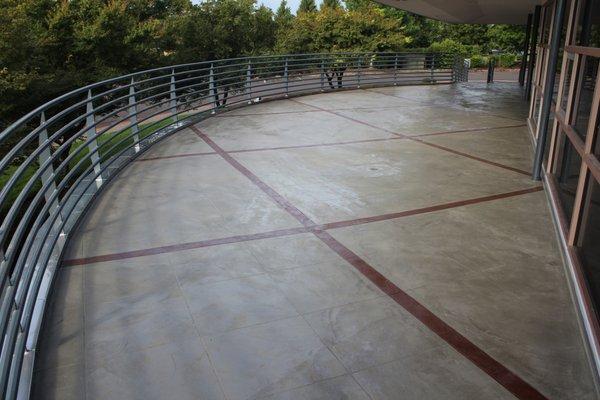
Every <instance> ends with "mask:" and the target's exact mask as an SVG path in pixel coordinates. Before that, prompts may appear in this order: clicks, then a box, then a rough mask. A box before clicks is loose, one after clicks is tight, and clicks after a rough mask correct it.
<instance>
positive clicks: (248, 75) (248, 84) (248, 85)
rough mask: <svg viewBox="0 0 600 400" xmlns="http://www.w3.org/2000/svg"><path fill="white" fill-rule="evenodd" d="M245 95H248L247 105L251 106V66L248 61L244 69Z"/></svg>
mask: <svg viewBox="0 0 600 400" xmlns="http://www.w3.org/2000/svg"><path fill="white" fill-rule="evenodd" d="M246 93H247V94H248V104H252V64H251V63H250V61H248V68H247V69H246Z"/></svg>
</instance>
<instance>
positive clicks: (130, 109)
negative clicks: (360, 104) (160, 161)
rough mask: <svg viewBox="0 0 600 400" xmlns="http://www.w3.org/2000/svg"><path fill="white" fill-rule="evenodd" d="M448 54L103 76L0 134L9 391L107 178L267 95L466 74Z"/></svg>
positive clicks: (2, 318) (339, 57)
mask: <svg viewBox="0 0 600 400" xmlns="http://www.w3.org/2000/svg"><path fill="white" fill-rule="evenodd" d="M465 71H466V67H465V64H464V60H463V59H462V58H459V57H455V56H453V55H450V54H431V53H429V54H426V53H361V54H350V53H337V54H303V55H276V56H265V57H251V58H237V59H228V60H217V61H208V62H200V63H193V64H185V65H177V66H172V67H164V68H157V69H153V70H149V71H143V72H138V73H134V74H130V75H126V76H122V77H118V78H113V79H109V80H106V81H103V82H99V83H95V84H92V85H89V86H86V87H84V88H81V89H78V90H75V91H72V92H70V93H67V94H65V95H63V96H61V97H58V98H57V99H55V100H52V101H50V102H48V103H46V104H44V105H42V106H40V107H39V108H37V109H36V110H34V111H32V112H31V113H29V114H27V115H26V116H24V117H23V118H21V119H20V120H18V121H17V122H15V123H14V124H13V125H11V126H10V127H8V128H7V129H6V130H5V131H3V132H2V133H1V134H0V146H3V147H2V149H3V150H4V152H5V155H4V156H3V158H2V159H1V160H0V178H1V179H2V180H1V181H0V184H1V185H2V188H1V190H0V204H1V209H0V218H1V221H2V222H1V225H0V262H1V263H0V340H1V347H0V348H1V353H0V393H2V395H3V396H2V398H4V399H14V398H16V397H17V395H18V397H19V398H28V396H29V388H30V383H31V376H32V371H33V362H34V356H35V349H36V344H37V339H38V333H39V329H40V325H41V322H42V317H43V311H44V308H45V305H46V300H47V296H48V294H49V292H50V288H51V285H52V282H53V277H54V275H55V271H56V268H57V266H58V262H59V260H60V257H61V254H62V251H63V249H64V246H65V243H66V240H67V239H68V238H69V237H70V234H71V232H72V231H73V229H74V227H75V225H76V223H77V222H78V220H79V218H80V217H81V215H82V214H83V212H84V211H85V209H86V207H87V206H88V205H89V204H90V202H91V200H92V199H93V198H94V197H95V196H96V194H97V193H98V192H99V189H101V188H102V187H103V186H104V185H105V184H106V182H107V180H108V179H110V178H111V177H113V176H114V175H115V173H116V172H118V171H119V170H120V169H121V168H122V167H124V166H125V165H126V164H127V163H128V162H129V161H131V160H132V159H133V158H134V157H136V156H138V155H139V154H140V153H141V152H142V151H144V150H145V149H147V148H148V147H149V146H150V145H151V144H152V143H154V142H156V141H157V140H160V139H161V138H163V137H164V136H166V135H167V134H169V133H172V132H174V131H176V130H178V129H180V128H182V127H184V126H186V125H187V124H189V123H192V122H196V121H198V120H200V119H202V118H205V117H208V116H210V115H212V114H215V113H218V112H222V111H225V110H227V109H231V108H235V107H237V106H242V105H246V104H252V103H255V102H259V101H264V100H266V99H274V98H285V97H288V96H294V95H299V94H306V93H315V92H321V91H331V90H340V89H352V88H360V87H363V86H379V85H407V84H432V83H450V82H459V81H464V80H466V72H465Z"/></svg>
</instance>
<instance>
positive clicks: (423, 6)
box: [375, 0, 543, 24]
mask: <svg viewBox="0 0 600 400" xmlns="http://www.w3.org/2000/svg"><path fill="white" fill-rule="evenodd" d="M375 1H377V2H379V3H382V4H386V5H388V6H392V7H395V8H399V9H401V10H406V11H410V12H412V13H415V14H419V15H423V16H425V17H429V18H434V19H438V20H441V21H446V22H452V23H470V24H525V22H526V21H527V14H529V13H532V12H533V8H534V7H535V6H536V5H538V4H542V3H543V1H540V0H375Z"/></svg>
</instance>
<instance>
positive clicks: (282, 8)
mask: <svg viewBox="0 0 600 400" xmlns="http://www.w3.org/2000/svg"><path fill="white" fill-rule="evenodd" d="M274 20H275V24H276V25H277V28H278V29H282V28H286V27H288V26H289V25H290V24H291V23H292V21H293V20H294V15H293V14H292V10H291V9H290V7H288V4H287V1H286V0H281V3H280V4H279V7H278V8H277V11H276V12H275V17H274Z"/></svg>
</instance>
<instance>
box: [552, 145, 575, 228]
mask: <svg viewBox="0 0 600 400" xmlns="http://www.w3.org/2000/svg"><path fill="white" fill-rule="evenodd" d="M562 136H563V137H564V134H562ZM560 157H561V159H560V163H559V164H558V166H557V168H558V170H557V171H556V179H557V181H558V182H557V183H558V188H559V195H560V199H561V202H562V206H563V210H564V211H565V216H566V218H567V220H568V221H570V220H571V214H572V213H573V204H574V202H575V192H576V191H577V183H578V182H579V172H580V169H581V157H579V153H577V150H575V147H573V145H572V144H571V142H570V141H569V139H568V138H567V137H564V146H563V150H562V152H561V155H560Z"/></svg>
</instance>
